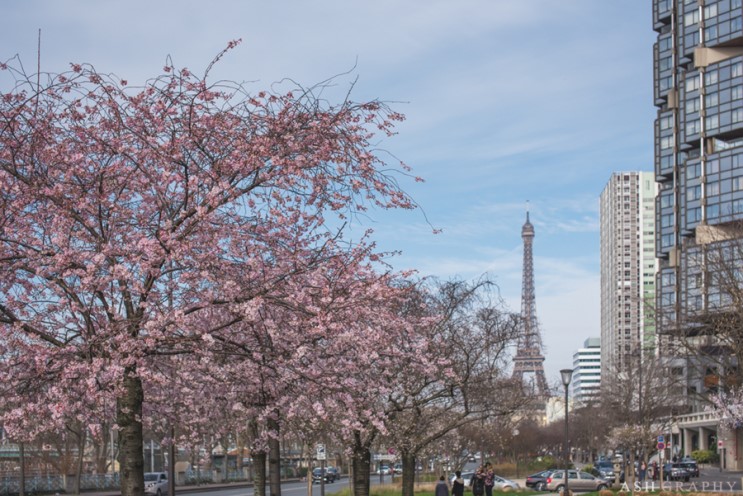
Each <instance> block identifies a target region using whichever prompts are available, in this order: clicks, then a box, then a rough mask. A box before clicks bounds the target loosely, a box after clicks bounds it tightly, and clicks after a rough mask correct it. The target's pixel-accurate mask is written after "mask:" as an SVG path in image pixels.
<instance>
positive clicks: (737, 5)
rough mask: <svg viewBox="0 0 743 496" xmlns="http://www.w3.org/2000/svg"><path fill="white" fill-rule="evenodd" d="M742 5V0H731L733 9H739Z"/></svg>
mask: <svg viewBox="0 0 743 496" xmlns="http://www.w3.org/2000/svg"><path fill="white" fill-rule="evenodd" d="M741 5H743V2H742V1H741V0H730V8H731V9H739V8H740V7H741Z"/></svg>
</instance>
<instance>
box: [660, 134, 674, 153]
mask: <svg viewBox="0 0 743 496" xmlns="http://www.w3.org/2000/svg"><path fill="white" fill-rule="evenodd" d="M672 146H673V136H664V137H662V138H661V139H660V149H661V150H667V149H669V148H671V147H672Z"/></svg>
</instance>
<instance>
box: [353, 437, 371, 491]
mask: <svg viewBox="0 0 743 496" xmlns="http://www.w3.org/2000/svg"><path fill="white" fill-rule="evenodd" d="M369 444H370V443H365V442H362V440H361V433H360V432H358V431H356V432H355V433H354V444H353V452H352V454H351V474H352V477H353V484H352V486H351V491H352V494H353V496H369V476H370V475H371V474H370V472H371V450H370V449H369Z"/></svg>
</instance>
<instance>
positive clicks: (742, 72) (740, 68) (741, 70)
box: [730, 62, 743, 77]
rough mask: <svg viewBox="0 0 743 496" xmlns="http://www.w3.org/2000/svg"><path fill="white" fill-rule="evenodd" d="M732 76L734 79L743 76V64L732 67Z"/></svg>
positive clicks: (739, 63) (738, 63)
mask: <svg viewBox="0 0 743 496" xmlns="http://www.w3.org/2000/svg"><path fill="white" fill-rule="evenodd" d="M730 75H731V76H732V77H740V76H743V62H736V63H735V64H733V65H731V66H730Z"/></svg>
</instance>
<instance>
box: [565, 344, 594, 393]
mask: <svg viewBox="0 0 743 496" xmlns="http://www.w3.org/2000/svg"><path fill="white" fill-rule="evenodd" d="M570 387H571V388H572V394H571V396H572V398H573V401H575V403H576V404H578V405H581V404H583V405H585V404H588V403H590V402H591V401H593V400H598V398H599V395H600V393H601V338H588V339H586V341H585V342H584V343H583V348H579V349H578V351H576V352H575V353H574V354H573V381H572V382H571V383H570Z"/></svg>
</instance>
